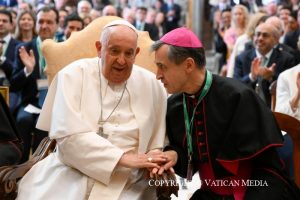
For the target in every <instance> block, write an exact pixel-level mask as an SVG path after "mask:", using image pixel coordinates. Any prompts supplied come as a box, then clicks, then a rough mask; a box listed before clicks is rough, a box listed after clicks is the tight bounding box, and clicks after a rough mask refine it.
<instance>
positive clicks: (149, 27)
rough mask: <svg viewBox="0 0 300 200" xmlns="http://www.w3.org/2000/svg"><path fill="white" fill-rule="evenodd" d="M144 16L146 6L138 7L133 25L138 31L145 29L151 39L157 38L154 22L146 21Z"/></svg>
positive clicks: (145, 14)
mask: <svg viewBox="0 0 300 200" xmlns="http://www.w3.org/2000/svg"><path fill="white" fill-rule="evenodd" d="M146 16H147V8H145V7H138V8H137V10H136V17H135V22H134V24H133V25H134V26H135V28H136V29H138V30H140V31H147V32H148V33H149V36H150V38H151V39H152V40H158V28H157V27H156V25H155V24H149V23H146V22H145V20H146Z"/></svg>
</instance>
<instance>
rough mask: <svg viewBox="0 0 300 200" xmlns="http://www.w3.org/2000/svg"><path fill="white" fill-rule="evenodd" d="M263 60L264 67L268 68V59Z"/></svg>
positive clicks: (263, 58) (264, 57)
mask: <svg viewBox="0 0 300 200" xmlns="http://www.w3.org/2000/svg"><path fill="white" fill-rule="evenodd" d="M261 59H262V62H261V63H262V66H263V67H267V66H268V58H267V57H266V56H263V57H261Z"/></svg>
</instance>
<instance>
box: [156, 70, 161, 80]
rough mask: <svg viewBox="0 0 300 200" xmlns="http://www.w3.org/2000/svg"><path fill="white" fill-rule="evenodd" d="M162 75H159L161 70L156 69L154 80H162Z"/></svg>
mask: <svg viewBox="0 0 300 200" xmlns="http://www.w3.org/2000/svg"><path fill="white" fill-rule="evenodd" d="M162 77H163V76H162V73H161V70H160V69H159V68H157V72H156V79H157V80H160V79H162Z"/></svg>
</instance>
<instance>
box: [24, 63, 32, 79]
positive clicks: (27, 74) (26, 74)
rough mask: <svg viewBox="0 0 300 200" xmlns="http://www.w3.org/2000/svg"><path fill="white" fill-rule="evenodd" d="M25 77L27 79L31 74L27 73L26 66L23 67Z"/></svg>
mask: <svg viewBox="0 0 300 200" xmlns="http://www.w3.org/2000/svg"><path fill="white" fill-rule="evenodd" d="M24 73H25V76H26V77H28V76H29V75H30V74H31V73H32V72H28V71H27V68H26V66H25V67H24Z"/></svg>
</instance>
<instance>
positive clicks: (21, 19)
mask: <svg viewBox="0 0 300 200" xmlns="http://www.w3.org/2000/svg"><path fill="white" fill-rule="evenodd" d="M35 24H36V18H35V14H34V13H33V12H32V11H28V10H25V11H23V12H21V13H20V14H19V15H18V17H17V26H16V32H15V38H16V39H17V40H19V41H22V42H29V41H31V40H32V39H33V38H35V37H36V36H37V33H36V30H35Z"/></svg>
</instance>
